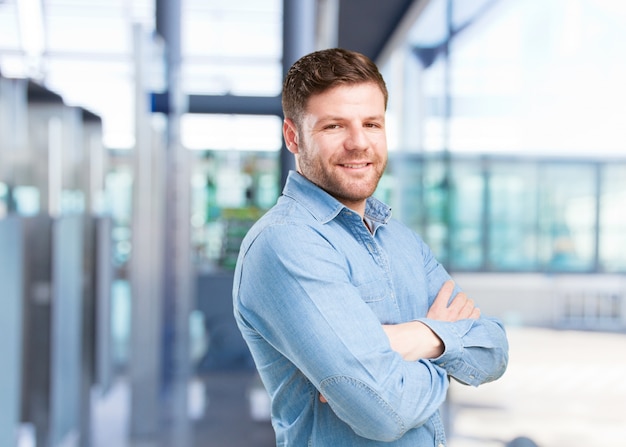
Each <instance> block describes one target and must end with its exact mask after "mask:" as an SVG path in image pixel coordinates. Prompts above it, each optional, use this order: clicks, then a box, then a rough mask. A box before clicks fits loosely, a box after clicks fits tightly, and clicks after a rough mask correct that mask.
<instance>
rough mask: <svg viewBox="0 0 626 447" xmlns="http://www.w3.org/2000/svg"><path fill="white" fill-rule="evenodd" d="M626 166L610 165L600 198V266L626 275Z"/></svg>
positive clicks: (605, 168)
mask: <svg viewBox="0 0 626 447" xmlns="http://www.w3.org/2000/svg"><path fill="white" fill-rule="evenodd" d="M624 204H626V164H610V165H606V166H605V167H604V169H603V171H602V196H601V197H600V241H599V244H600V247H599V257H600V266H601V268H602V269H603V270H604V271H607V272H626V250H625V249H624V248H625V247H626V213H624Z"/></svg>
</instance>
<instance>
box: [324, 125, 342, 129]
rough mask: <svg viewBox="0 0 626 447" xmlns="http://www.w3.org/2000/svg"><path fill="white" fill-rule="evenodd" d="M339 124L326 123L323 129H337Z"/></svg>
mask: <svg viewBox="0 0 626 447" xmlns="http://www.w3.org/2000/svg"><path fill="white" fill-rule="evenodd" d="M339 127H340V126H339V124H327V125H326V126H324V129H328V130H333V129H339Z"/></svg>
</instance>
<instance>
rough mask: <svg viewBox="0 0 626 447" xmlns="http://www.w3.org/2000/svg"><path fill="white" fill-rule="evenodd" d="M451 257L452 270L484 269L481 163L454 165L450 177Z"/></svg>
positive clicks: (464, 162) (449, 261)
mask: <svg viewBox="0 0 626 447" xmlns="http://www.w3.org/2000/svg"><path fill="white" fill-rule="evenodd" d="M449 179H450V180H449V184H450V186H451V195H450V199H449V200H450V205H449V206H450V220H449V225H450V249H451V251H450V256H449V258H448V265H449V267H450V268H451V269H453V270H480V269H482V267H483V257H484V250H483V237H484V231H483V230H484V220H483V217H484V204H485V197H484V193H485V177H484V174H483V168H482V163H481V161H480V160H479V159H478V160H459V161H453V162H452V164H451V171H450V174H449Z"/></svg>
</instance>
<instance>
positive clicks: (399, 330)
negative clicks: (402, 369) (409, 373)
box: [383, 321, 444, 361]
mask: <svg viewBox="0 0 626 447" xmlns="http://www.w3.org/2000/svg"><path fill="white" fill-rule="evenodd" d="M383 330H384V331H385V334H387V338H388V339H389V343H390V344H391V349H393V350H394V351H396V352H397V353H399V354H400V355H401V356H402V358H403V359H404V360H407V361H415V360H419V359H434V358H437V357H439V356H441V355H442V354H443V352H444V344H443V342H442V341H441V338H439V336H438V335H437V334H435V333H434V332H433V331H432V330H431V329H430V328H429V327H428V326H427V325H425V324H424V323H422V322H421V321H409V322H407V323H400V324H392V325H383Z"/></svg>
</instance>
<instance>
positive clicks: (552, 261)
mask: <svg viewBox="0 0 626 447" xmlns="http://www.w3.org/2000/svg"><path fill="white" fill-rule="evenodd" d="M595 178H596V177H595V165H591V164H580V165H571V164H570V165H564V164H553V165H544V166H543V167H541V172H540V190H539V219H538V221H539V249H540V253H539V256H540V261H541V263H542V264H543V266H544V267H545V268H546V269H548V270H555V271H586V270H591V269H593V268H594V267H595V266H594V252H595V245H594V237H595V220H596V196H595V189H596V188H595V183H596V182H595Z"/></svg>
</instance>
